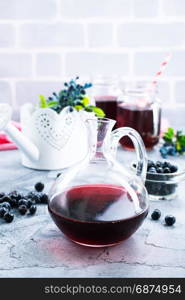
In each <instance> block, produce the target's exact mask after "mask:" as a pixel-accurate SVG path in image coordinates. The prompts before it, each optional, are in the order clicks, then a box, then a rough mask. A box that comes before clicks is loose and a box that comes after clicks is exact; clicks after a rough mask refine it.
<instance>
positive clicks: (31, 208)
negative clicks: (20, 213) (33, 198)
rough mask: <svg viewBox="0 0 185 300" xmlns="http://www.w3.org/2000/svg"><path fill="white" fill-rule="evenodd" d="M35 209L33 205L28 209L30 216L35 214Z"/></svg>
mask: <svg viewBox="0 0 185 300" xmlns="http://www.w3.org/2000/svg"><path fill="white" fill-rule="evenodd" d="M36 210H37V207H36V206H35V205H32V206H31V207H30V209H29V212H30V214H31V215H34V214H35V213H36Z"/></svg>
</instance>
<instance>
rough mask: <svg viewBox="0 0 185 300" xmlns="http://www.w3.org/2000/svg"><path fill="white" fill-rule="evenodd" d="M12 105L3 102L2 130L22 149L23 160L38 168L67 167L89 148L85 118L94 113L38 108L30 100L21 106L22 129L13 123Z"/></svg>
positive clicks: (0, 112) (81, 157)
mask: <svg viewBox="0 0 185 300" xmlns="http://www.w3.org/2000/svg"><path fill="white" fill-rule="evenodd" d="M11 113H12V109H11V107H10V105H8V104H4V103H3V104H0V130H4V131H5V133H7V134H8V135H9V137H10V138H11V139H12V140H13V141H14V142H15V144H16V145H17V146H18V148H20V150H21V152H22V164H23V165H24V166H26V167H28V168H33V169H39V170H57V169H63V168H67V167H69V166H71V165H73V164H75V163H77V162H78V161H80V160H81V159H83V158H84V156H85V155H86V153H87V151H88V144H87V131H86V127H85V125H84V121H85V120H86V119H87V118H88V117H89V114H90V115H91V118H92V113H88V112H85V111H80V112H77V111H76V110H75V109H74V110H73V111H71V109H70V108H69V107H65V108H64V109H63V110H62V111H61V113H60V114H58V113H56V112H55V111H54V110H52V109H50V108H35V107H34V106H33V105H32V104H31V103H27V104H25V105H23V106H22V108H21V127H22V132H20V131H19V130H18V129H17V128H15V127H14V126H13V125H12V124H11V123H10V120H11Z"/></svg>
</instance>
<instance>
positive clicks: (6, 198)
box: [1, 195, 11, 203]
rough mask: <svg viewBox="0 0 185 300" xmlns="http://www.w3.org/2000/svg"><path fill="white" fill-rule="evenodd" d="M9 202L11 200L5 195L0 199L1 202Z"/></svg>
mask: <svg viewBox="0 0 185 300" xmlns="http://www.w3.org/2000/svg"><path fill="white" fill-rule="evenodd" d="M10 201H11V198H10V197H8V196H6V195H5V196H4V197H3V198H1V202H9V203H10Z"/></svg>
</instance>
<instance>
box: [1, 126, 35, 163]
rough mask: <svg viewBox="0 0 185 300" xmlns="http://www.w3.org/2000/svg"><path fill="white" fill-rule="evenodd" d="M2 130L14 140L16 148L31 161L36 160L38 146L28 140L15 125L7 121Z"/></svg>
mask: <svg viewBox="0 0 185 300" xmlns="http://www.w3.org/2000/svg"><path fill="white" fill-rule="evenodd" d="M4 131H5V132H6V133H7V134H8V136H9V137H10V138H11V140H13V141H14V142H15V144H16V145H17V147H18V148H20V150H21V151H22V152H23V153H24V154H25V155H26V156H27V157H29V159H31V160H32V161H37V160H38V159H39V150H38V148H37V147H36V146H35V145H34V144H33V143H32V142H30V140H29V139H28V138H27V137H26V136H25V135H24V134H23V133H22V132H20V131H19V130H18V129H17V128H16V127H15V126H13V125H12V124H11V123H8V124H7V126H6V127H5V128H4Z"/></svg>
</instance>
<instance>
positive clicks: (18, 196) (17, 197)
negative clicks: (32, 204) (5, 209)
mask: <svg viewBox="0 0 185 300" xmlns="http://www.w3.org/2000/svg"><path fill="white" fill-rule="evenodd" d="M8 196H9V197H10V198H11V199H15V200H17V201H18V200H20V199H21V198H22V195H21V194H20V193H18V192H17V191H12V192H10V193H9V194H8Z"/></svg>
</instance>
